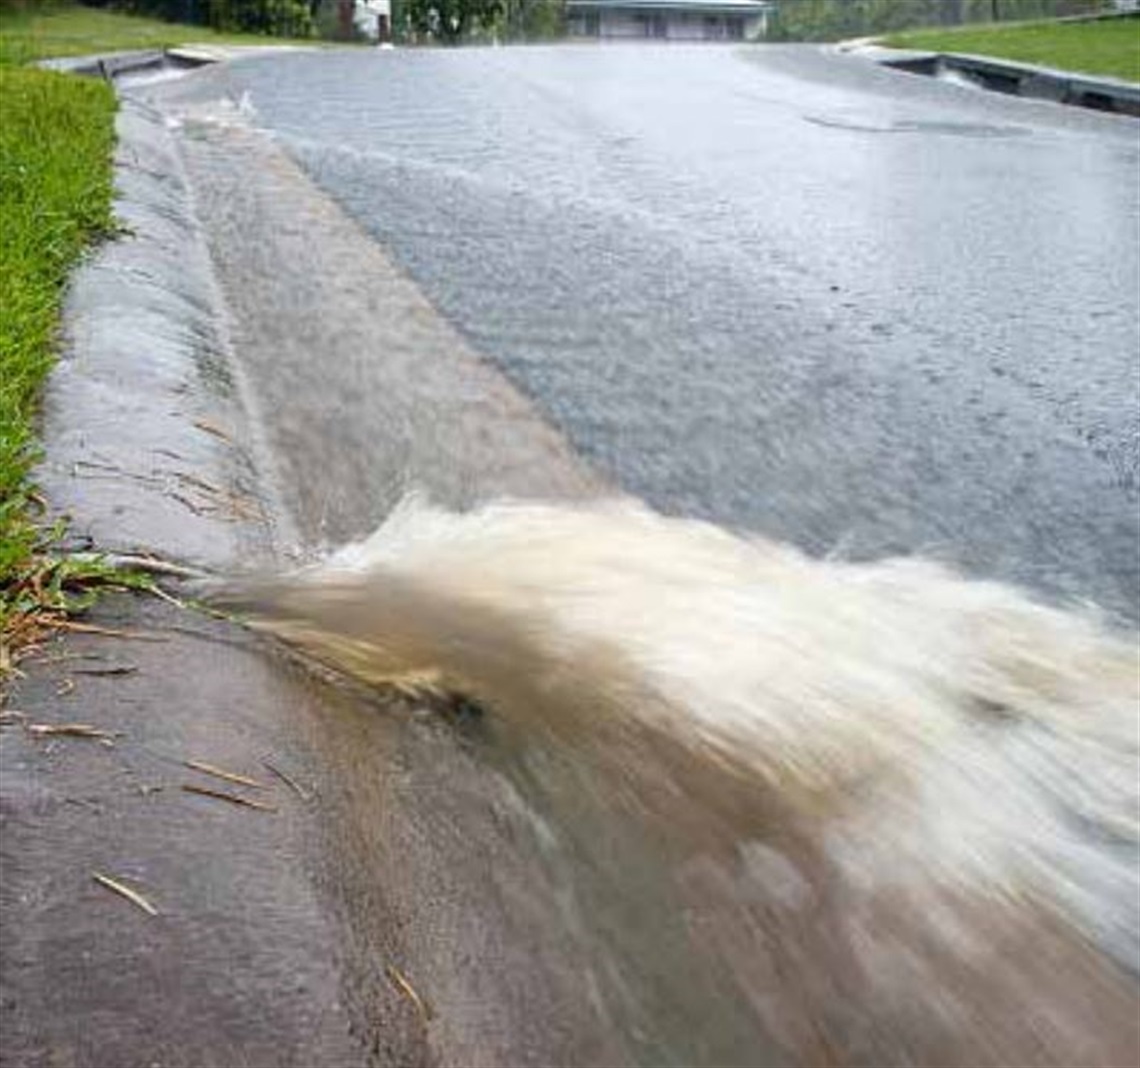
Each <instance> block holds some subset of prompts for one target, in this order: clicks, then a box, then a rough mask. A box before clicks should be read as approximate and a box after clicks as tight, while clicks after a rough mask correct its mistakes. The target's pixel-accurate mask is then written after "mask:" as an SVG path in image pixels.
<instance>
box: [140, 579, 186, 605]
mask: <svg viewBox="0 0 1140 1068" xmlns="http://www.w3.org/2000/svg"><path fill="white" fill-rule="evenodd" d="M146 592H147V593H149V594H151V596H153V597H157V598H158V599H159V600H160V601H165V602H166V603H167V604H172V605H174V607H175V608H181V609H183V610H185V609H186V608H187V607H188V606H187V604H186V602H185V601H180V600H179V599H178V598H177V597H175V596H174V595H173V594H170V593H167V592H166V590H164V589H163V588H162V587H161V586H156V585H154V584H153V583H152V584H151V585H149V586H147V588H146Z"/></svg>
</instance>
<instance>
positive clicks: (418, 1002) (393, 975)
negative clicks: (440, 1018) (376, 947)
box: [387, 964, 431, 1023]
mask: <svg viewBox="0 0 1140 1068" xmlns="http://www.w3.org/2000/svg"><path fill="white" fill-rule="evenodd" d="M387 972H388V978H389V979H391V980H392V985H393V986H395V988H396V989H397V990H399V991H400V993H401V994H403V995H404V997H406V998H407V999H408V1000H409V1001H410V1002H411V1003H412V1004H413V1005H414V1006H415V1007H416V1011H417V1012H418V1013H419V1014H420V1019H422V1020H423V1022H424V1023H427V1022H428V1021H429V1020H430V1019H431V1009H430V1008H429V1007H428V1004H427V1002H426V1001H424V999H423V998H421V997H420V995H419V994H418V993H416V988H415V987H414V986H412V984H411V983H409V982H408V980H407V979H406V978H405V977H404V974H403V972H401V971H400V969H399V968H397V967H396V966H395V965H394V964H389V965H388V967H387Z"/></svg>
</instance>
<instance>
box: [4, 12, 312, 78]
mask: <svg viewBox="0 0 1140 1068" xmlns="http://www.w3.org/2000/svg"><path fill="white" fill-rule="evenodd" d="M271 43H272V44H304V45H309V46H312V45H315V44H317V42H316V41H315V40H308V39H306V40H299V41H292V40H288V39H286V38H282V37H257V36H251V35H249V34H225V33H217V32H216V31H214V30H211V29H209V28H208V27H206V26H184V25H180V24H178V23H175V22H162V21H160V20H158V19H147V18H140V17H138V16H135V15H119V14H115V13H114V12H110V11H104V10H97V9H95V8H88V7H78V6H74V5H71V4H42V5H37V6H36V7H34V8H29V9H25V10H18V9H11V8H9V9H0V63H7V64H17V63H30V62H33V61H34V60H37V59H47V58H51V57H60V56H83V55H94V54H96V53H99V52H127V51H131V50H133V49H160V48H174V47H175V46H177V45H185V44H205V45H209V44H217V45H224V44H237V45H266V44H271Z"/></svg>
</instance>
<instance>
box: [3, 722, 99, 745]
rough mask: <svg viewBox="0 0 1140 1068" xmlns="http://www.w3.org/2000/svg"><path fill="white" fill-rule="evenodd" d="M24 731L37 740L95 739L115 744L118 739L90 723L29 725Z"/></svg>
mask: <svg viewBox="0 0 1140 1068" xmlns="http://www.w3.org/2000/svg"><path fill="white" fill-rule="evenodd" d="M24 729H25V730H26V731H27V732H28V733H29V734H34V735H36V737H37V738H48V737H64V738H95V739H97V740H98V741H101V742H113V741H114V740H115V739H116V738H117V737H118V735H117V734H115V733H114V732H112V731H105V730H101V729H100V728H98V727H92V726H91V724H89V723H29V724H27V726H26V727H25V728H24Z"/></svg>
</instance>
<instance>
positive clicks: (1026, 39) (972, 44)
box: [883, 18, 1140, 82]
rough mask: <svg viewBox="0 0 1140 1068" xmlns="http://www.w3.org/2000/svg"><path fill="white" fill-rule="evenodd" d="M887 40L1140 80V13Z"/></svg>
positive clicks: (887, 39) (930, 32)
mask: <svg viewBox="0 0 1140 1068" xmlns="http://www.w3.org/2000/svg"><path fill="white" fill-rule="evenodd" d="M883 43H884V44H887V45H890V46H892V47H895V48H914V49H918V50H920V51H929V52H969V53H972V54H973V55H979V56H995V57H997V58H1000V59H1012V60H1016V61H1018V62H1021V63H1038V64H1041V65H1042V66H1045V67H1056V68H1058V69H1060V70H1072V71H1081V72H1083V73H1085V74H1103V75H1107V76H1109V77H1112V78H1123V79H1125V80H1126V81H1130V82H1140V18H1117V19H1101V20H1098V21H1087V22H1023V23H1014V24H1008V25H1004V26H1003V25H998V26H962V27H960V28H955V29H949V30H915V31H913V32H908V33H896V34H892V35H891V36H889V37H885V38H883Z"/></svg>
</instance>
